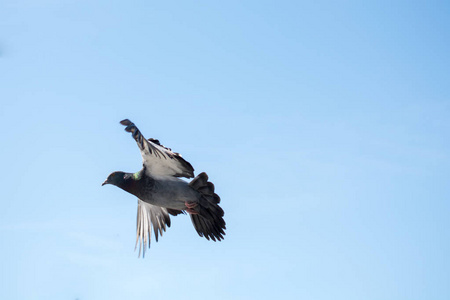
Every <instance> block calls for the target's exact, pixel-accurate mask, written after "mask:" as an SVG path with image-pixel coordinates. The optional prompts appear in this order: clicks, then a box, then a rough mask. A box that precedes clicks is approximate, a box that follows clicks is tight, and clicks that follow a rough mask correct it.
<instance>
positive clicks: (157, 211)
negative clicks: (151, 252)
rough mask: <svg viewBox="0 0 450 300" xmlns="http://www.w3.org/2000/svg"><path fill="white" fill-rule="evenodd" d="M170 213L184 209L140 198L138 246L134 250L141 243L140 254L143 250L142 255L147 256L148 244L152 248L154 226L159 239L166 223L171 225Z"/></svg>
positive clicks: (137, 223)
mask: <svg viewBox="0 0 450 300" xmlns="http://www.w3.org/2000/svg"><path fill="white" fill-rule="evenodd" d="M169 213H170V214H171V215H174V216H176V215H177V214H180V213H183V211H180V210H174V209H167V208H164V207H159V206H155V205H152V204H150V203H147V202H144V201H142V200H140V199H138V210H137V222H136V246H135V247H134V250H136V248H137V245H138V243H139V256H141V252H142V257H144V256H145V250H146V248H147V244H148V248H150V240H151V233H152V227H153V231H154V233H155V239H156V241H158V235H160V236H162V235H163V231H166V225H167V227H170V217H169Z"/></svg>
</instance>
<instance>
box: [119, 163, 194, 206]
mask: <svg viewBox="0 0 450 300" xmlns="http://www.w3.org/2000/svg"><path fill="white" fill-rule="evenodd" d="M125 174H126V173H125ZM128 174H129V176H127V178H126V179H125V180H124V181H123V185H119V186H118V187H120V188H121V189H123V190H125V191H127V192H129V193H130V194H133V195H135V196H136V197H138V198H139V199H140V200H142V201H144V202H146V203H149V204H152V205H156V206H159V207H165V208H171V209H176V210H186V209H187V207H186V205H185V203H186V202H194V203H198V201H199V199H200V197H201V194H200V193H199V192H197V191H196V190H194V189H193V188H191V187H190V186H189V183H187V182H186V181H184V180H182V179H179V178H177V177H171V176H158V177H153V176H148V175H147V174H146V173H145V169H142V170H141V171H139V172H137V173H134V174H131V173H128Z"/></svg>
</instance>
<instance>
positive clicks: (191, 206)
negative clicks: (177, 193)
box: [184, 201, 198, 215]
mask: <svg viewBox="0 0 450 300" xmlns="http://www.w3.org/2000/svg"><path fill="white" fill-rule="evenodd" d="M184 205H186V207H187V209H186V212H188V213H190V214H191V215H198V211H196V210H195V209H194V208H196V207H197V206H198V204H197V203H196V202H187V201H185V202H184Z"/></svg>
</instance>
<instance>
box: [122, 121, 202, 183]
mask: <svg viewBox="0 0 450 300" xmlns="http://www.w3.org/2000/svg"><path fill="white" fill-rule="evenodd" d="M120 124H122V125H124V126H127V127H126V128H125V131H127V132H131V134H132V136H133V138H134V139H135V140H136V142H137V145H138V147H139V149H140V150H141V155H142V160H143V164H144V166H145V170H146V172H148V173H147V175H160V176H176V177H186V178H192V177H194V168H193V167H192V166H191V164H190V163H188V162H187V161H186V160H184V158H182V157H181V155H180V154H179V153H176V152H172V150H171V149H170V148H166V147H164V146H163V145H161V144H160V143H159V141H158V140H155V139H149V140H146V139H145V138H144V136H143V135H142V134H141V132H140V131H139V129H138V128H137V127H136V125H134V123H132V122H131V121H130V120H128V119H125V120H123V121H121V122H120Z"/></svg>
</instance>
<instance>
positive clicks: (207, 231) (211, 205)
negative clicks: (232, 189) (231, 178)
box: [189, 172, 226, 241]
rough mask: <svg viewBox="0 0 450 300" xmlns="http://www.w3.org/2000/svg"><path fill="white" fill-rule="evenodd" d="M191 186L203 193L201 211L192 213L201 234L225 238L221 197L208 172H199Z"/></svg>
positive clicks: (193, 221) (200, 202)
mask: <svg viewBox="0 0 450 300" xmlns="http://www.w3.org/2000/svg"><path fill="white" fill-rule="evenodd" d="M189 186H190V187H192V188H193V189H194V190H196V191H198V192H199V193H200V194H201V197H200V200H199V207H198V208H199V209H198V211H199V213H198V214H191V215H190V216H191V221H192V224H193V225H194V227H195V230H197V233H198V235H199V236H204V237H205V238H206V239H207V240H209V239H210V238H211V239H212V240H213V241H216V240H218V241H220V240H223V236H224V235H225V231H224V230H225V229H226V228H225V220H224V219H223V215H224V212H223V209H222V208H221V207H220V206H219V203H220V197H219V196H218V195H217V194H216V193H214V184H212V182H209V181H208V175H206V173H204V172H203V173H200V174H198V175H197V176H196V177H195V178H194V179H193V180H192V181H191V182H190V183H189Z"/></svg>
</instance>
